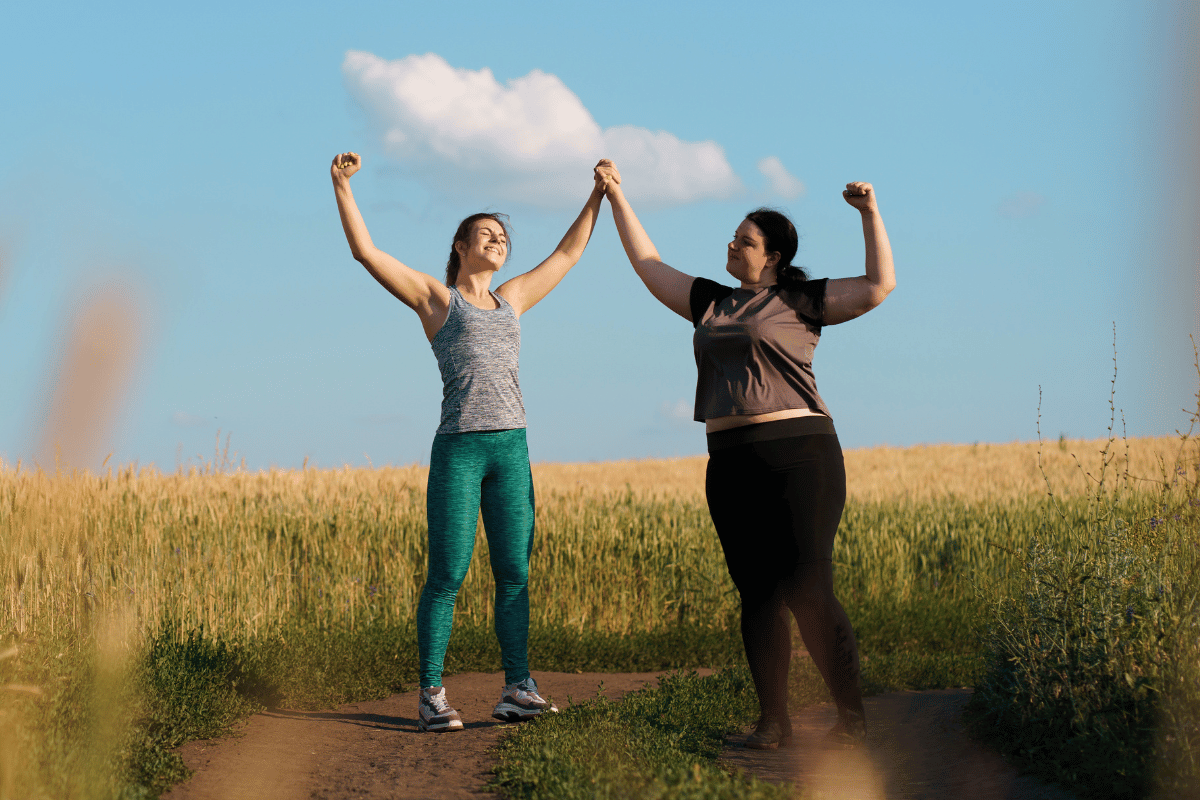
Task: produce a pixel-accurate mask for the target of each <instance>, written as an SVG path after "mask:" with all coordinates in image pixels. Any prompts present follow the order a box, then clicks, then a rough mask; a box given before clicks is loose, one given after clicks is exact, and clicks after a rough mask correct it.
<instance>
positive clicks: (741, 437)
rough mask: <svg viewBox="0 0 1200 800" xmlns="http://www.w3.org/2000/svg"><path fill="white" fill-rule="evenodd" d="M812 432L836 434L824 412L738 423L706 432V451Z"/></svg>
mask: <svg viewBox="0 0 1200 800" xmlns="http://www.w3.org/2000/svg"><path fill="white" fill-rule="evenodd" d="M814 433H831V434H835V435H836V433H837V432H836V431H835V430H834V429H833V420H831V419H830V418H829V417H827V416H825V415H824V414H810V415H809V416H806V417H791V418H789V419H776V420H772V421H770V422H756V423H754V424H753V425H740V426H738V427H736V428H729V429H727V430H723V431H716V432H715V433H710V434H707V436H708V452H710V453H713V452H716V451H717V450H725V449H727V448H730V447H737V446H738V445H740V444H750V443H751V442H767V441H770V440H772V439H786V438H788V437H789V436H810V435H812V434H814Z"/></svg>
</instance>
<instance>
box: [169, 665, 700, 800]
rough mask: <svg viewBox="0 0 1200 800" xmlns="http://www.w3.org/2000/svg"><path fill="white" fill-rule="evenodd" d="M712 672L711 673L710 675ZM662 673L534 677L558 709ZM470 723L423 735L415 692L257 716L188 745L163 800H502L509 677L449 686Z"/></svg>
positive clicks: (455, 679)
mask: <svg viewBox="0 0 1200 800" xmlns="http://www.w3.org/2000/svg"><path fill="white" fill-rule="evenodd" d="M701 672H702V673H705V674H706V673H709V672H711V670H702V671H701ZM659 674H662V673H639V674H620V673H616V674H614V673H598V672H585V673H582V674H570V673H559V672H534V673H533V677H534V678H536V679H537V682H538V687H539V688H540V689H541V690H542V692H543V694H545V695H546V696H547V697H548V698H550V699H551V700H553V701H554V702H555V704H556V705H557V706H558V707H559V708H564V707H566V706H567V705H568V700H569V699H572V700H575V701H576V702H578V701H580V700H587V699H590V698H592V697H595V696H596V690H597V688H598V687H599V685H600V683H601V682H602V681H603V683H604V693H605V695H606V696H607V697H609V698H611V699H613V700H616V699H618V698H620V697H622V696H623V695H624V694H625V693H626V692H630V691H633V690H636V689H641V688H643V687H645V686H654V685H657V684H658V675H659ZM445 685H446V692H447V695H448V697H449V698H450V701H451V703H452V704H453V705H454V707H455V708H457V709H458V711H459V713H460V714H461V715H462V718H463V724H464V727H465V730H464V731H462V732H461V733H447V734H428V733H418V732H417V717H416V714H417V693H416V692H415V691H413V692H408V693H405V694H394V695H392V696H391V697H388V698H386V699H383V700H371V701H367V702H363V703H351V704H348V705H344V706H340V707H338V708H336V709H334V710H332V711H284V710H279V709H273V710H271V711H265V712H263V713H261V714H256V715H254V716H253V717H251V718H250V720H249V721H248V722H247V723H246V724H245V725H243V726H242V727H241V728H240V729H239V730H238V731H237V732H236V733H235V735H234V736H231V737H228V738H225V739H217V740H213V741H200V742H190V743H188V744H186V745H184V746H183V748H182V749H181V751H180V754H181V755H182V756H183V760H184V763H186V764H187V765H188V767H190V768H191V769H192V770H193V771H194V774H193V775H192V777H191V778H189V779H188V780H187V781H184V782H183V783H181V784H179V785H178V786H176V787H174V788H173V789H172V790H171V791H170V792H168V793H167V794H165V795H164V797H166V798H170V800H242V799H243V798H245V800H293V799H294V800H309V798H320V799H322V800H323V799H324V798H343V797H347V798H369V799H370V800H382V799H383V798H388V800H409V799H410V798H412V799H415V798H421V799H422V800H424V798H447V799H448V800H450V799H452V798H478V797H489V798H495V797H496V795H494V794H490V793H485V792H483V791H482V787H483V785H484V784H485V783H487V781H488V780H489V779H490V778H491V777H492V775H491V772H490V770H491V768H492V764H493V763H494V760H493V759H492V758H491V757H490V756H489V754H488V752H487V750H488V748H489V747H491V746H493V745H494V744H496V741H497V739H499V737H500V734H501V733H502V732H503V731H504V730H506V729H508V728H511V727H512V726H511V725H506V724H504V723H502V722H498V721H496V720H494V719H492V708H493V707H494V706H495V705H496V703H497V702H498V701H499V699H500V689H501V687H502V686H503V685H504V675H503V673H499V672H497V673H492V674H485V673H480V672H471V673H465V674H462V675H453V676H449V677H447V678H446V679H445Z"/></svg>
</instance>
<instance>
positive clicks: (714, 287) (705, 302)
mask: <svg viewBox="0 0 1200 800" xmlns="http://www.w3.org/2000/svg"><path fill="white" fill-rule="evenodd" d="M731 294H733V289H732V287H729V286H722V285H721V284H719V283H717V282H716V281H710V280H709V279H708V278H696V279H695V280H694V281H692V291H691V293H690V294H689V297H688V301H689V305H690V306H691V308H692V327H693V328H694V327H696V325H698V324H699V323H700V318H701V317H702V316H704V312H705V310H707V309H708V306H709V304H710V303H719V302H721V301H722V300H724V299H725V298H726V297H729V295H731ZM823 299H824V295H822V300H823Z"/></svg>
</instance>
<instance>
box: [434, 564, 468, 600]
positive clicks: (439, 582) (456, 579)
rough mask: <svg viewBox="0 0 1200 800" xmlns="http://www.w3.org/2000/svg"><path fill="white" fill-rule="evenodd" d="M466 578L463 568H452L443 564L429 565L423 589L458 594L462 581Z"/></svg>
mask: <svg viewBox="0 0 1200 800" xmlns="http://www.w3.org/2000/svg"><path fill="white" fill-rule="evenodd" d="M466 579H467V571H466V570H465V569H452V568H450V567H448V566H445V565H434V564H430V565H429V575H428V577H426V579H425V591H427V592H433V593H435V594H438V595H449V596H451V597H454V596H457V595H458V590H459V589H461V588H462V585H463V581H464V580H466Z"/></svg>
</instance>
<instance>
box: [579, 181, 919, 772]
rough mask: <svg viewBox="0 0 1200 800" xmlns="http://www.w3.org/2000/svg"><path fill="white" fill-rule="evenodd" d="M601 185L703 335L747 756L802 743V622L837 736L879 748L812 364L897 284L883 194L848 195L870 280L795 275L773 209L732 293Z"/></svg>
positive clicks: (667, 296)
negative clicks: (796, 635)
mask: <svg viewBox="0 0 1200 800" xmlns="http://www.w3.org/2000/svg"><path fill="white" fill-rule="evenodd" d="M596 175H597V178H598V179H600V180H603V181H604V182H605V186H606V191H607V194H608V199H609V203H610V205H611V206H612V210H613V219H614V221H615V222H616V225H617V232H618V233H619V234H620V236H621V244H623V245H624V246H625V253H626V255H628V256H629V261H630V263H632V264H633V267H634V269H635V270H636V271H637V274H638V277H640V278H641V279H642V282H643V283H645V284H646V288H647V289H649V290H650V292H651V293H652V294H653V295H654V296H655V297H656V298H657V299H658V300H659V301H661V302H662V303H663V305H665V306H667V308H669V309H671V310H672V311H674V312H675V313H677V314H679V315H680V316H681V317H683V318H684V319H687V320H689V321H690V322H691V323H692V325H693V327H694V328H695V333H694V334H693V339H692V341H693V344H694V348H695V354H696V369H697V373H698V380H697V384H696V408H695V418H696V420H698V421H702V422H704V424H705V431H706V433H707V438H708V451H709V460H708V468H707V473H706V477H705V495H706V497H707V499H708V507H709V512H710V513H711V514H712V519H713V525H714V527H716V529H717V535H718V536H719V537H720V539H721V548H722V550H723V551H724V553H725V562H726V564H727V565H728V567H729V574H730V577H731V578H733V582H734V585H736V586H737V589H738V593H739V595H740V596H741V600H742V620H741V623H742V624H741V628H742V642H743V643H744V645H745V647H746V660H747V661H748V662H749V664H750V672H751V674H752V675H753V678H754V688H755V691H756V692H757V693H758V700H759V706H760V708H761V710H762V716H761V718H760V719H759V722H758V725H757V726H756V729H755V731H754V733H753V734H751V735H750V737H749V738H748V739H747V741H746V746H747V747H754V748H761V749H767V748H774V747H780V746H786V745H788V744H790V743H791V741H792V731H791V721H790V718H789V716H788V711H787V673H788V664H789V661H790V659H791V652H792V650H791V624H790V621H789V620H788V612H789V611H790V612H791V614H792V616H794V617H795V619H796V622H797V624H798V626H799V628H800V633H801V635H802V636H803V638H804V644H805V646H806V647H807V648H808V652H809V654H810V655H811V656H812V658H813V660H814V661H815V662H816V666H817V669H818V670H820V672H821V676H822V677H823V678H824V679H825V683H826V685H827V686H828V687H829V690H830V693H831V694H832V695H833V699H834V702H835V703H836V704H837V708H838V724H837V725H836V726H835V727H834V729H833V730H832V731H830V738H831V739H832V740H834V741H836V742H838V743H841V744H845V745H851V746H852V745H855V744H858V743H860V742H862V741H863V738H864V737H865V735H866V719H865V717H864V714H863V704H862V690H861V687H860V679H859V660H858V645H857V643H856V642H855V638H854V629H853V627H851V625H850V620H849V619H848V618H847V616H846V612H845V610H844V609H843V608H842V606H841V604H840V603H839V602H838V600H837V598H836V597H835V596H834V594H833V561H832V556H833V542H834V537H835V535H836V534H837V528H838V523H839V521H840V520H841V516H842V506H843V505H844V503H845V499H846V472H845V466H844V463H843V461H842V451H841V446H840V445H839V444H838V439H837V434H836V432H835V431H834V428H833V419H832V416H831V414H830V413H829V409H828V408H827V407H826V406H825V403H824V401H823V400H822V399H821V397H820V395H819V394H818V393H817V384H816V378H815V377H814V375H813V371H812V358H813V351H814V349H815V348H816V346H817V343H818V340H819V339H820V336H821V328H822V327H823V326H825V325H836V324H838V323H840V322H846V321H847V320H851V319H854V318H855V317H857V316H859V315H861V314H865V313H866V312H867V311H870V310H871V309H872V308H874V307H875V306H877V305H879V304H880V303H882V302H883V299H884V298H885V297H886V296H887V295H888V293H889V292H891V291H892V289H893V288H894V287H895V285H896V276H895V271H894V269H893V267H892V250H891V246H890V245H889V244H888V238H887V233H886V231H885V230H884V228H883V219H882V218H881V217H880V216H879V208H878V206H877V205H876V202H875V192H874V190H873V189H872V187H871V185H870V184H869V183H851V184H847V186H846V191H845V192H843V194H842V196H843V198H844V199H845V200H846V202H847V203H849V204H850V205H851V206H852V207H854V208H855V209H856V210H858V211H859V212H860V213H861V214H862V223H863V235H864V239H865V242H866V251H867V252H866V256H867V257H866V274H865V275H862V276H859V277H855V278H838V279H833V280H818V281H813V280H808V277H807V275H805V274H804V272H803V270H800V269H799V268H797V267H795V266H793V265H792V263H791V261H792V258H793V257H794V256H795V254H796V247H797V236H796V229H795V227H794V226H793V225H792V223H791V220H789V219H788V218H787V217H786V216H785V215H783V214H781V213H779V212H778V211H773V210H771V209H764V208H760V209H757V210H755V211H752V212H751V213H749V214H747V215H746V218H745V219H743V220H742V222H741V224H740V225H739V226H738V228H737V231H736V232H735V233H734V236H733V241H731V242H730V243H729V245H728V247H727V248H726V253H725V256H726V259H725V269H726V271H727V272H729V274H730V275H732V276H733V277H734V278H735V279H736V280H737V281H738V282H739V284H740V285H739V286H736V287H728V286H722V285H721V284H719V283H717V282H715V281H710V280H708V279H706V278H693V277H692V276H691V275H686V274H684V273H682V272H680V271H678V270H676V269H674V268H672V267H670V266H668V265H667V264H665V263H663V261H662V259H661V258H660V257H659V255H658V250H656V249H655V247H654V244H653V243H652V242H651V241H650V237H649V236H647V235H646V231H645V230H644V229H643V228H642V226H641V223H640V222H638V219H637V216H636V215H634V213H633V209H632V208H631V207H630V205H629V201H628V200H626V199H625V196H624V194H623V193H622V191H621V187H620V183H621V177H620V175H619V174H618V173H617V171H616V168H615V167H614V166H613V165H612V163H611V162H604V161H602V162H601V163H600V166H598V167H597V168H596Z"/></svg>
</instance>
